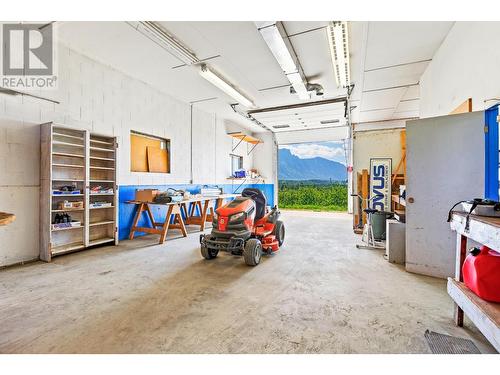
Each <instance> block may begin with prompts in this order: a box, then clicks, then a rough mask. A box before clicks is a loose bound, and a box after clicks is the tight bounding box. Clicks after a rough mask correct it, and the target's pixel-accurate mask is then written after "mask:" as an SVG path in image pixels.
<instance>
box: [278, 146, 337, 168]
mask: <svg viewBox="0 0 500 375" xmlns="http://www.w3.org/2000/svg"><path fill="white" fill-rule="evenodd" d="M280 148H287V149H289V150H290V152H291V153H292V154H293V155H295V156H298V157H299V158H301V159H310V158H315V157H317V156H319V157H322V158H325V159H329V160H334V161H337V162H339V163H342V164H344V165H346V160H345V152H344V147H343V141H338V142H317V143H299V144H294V145H283V146H280Z"/></svg>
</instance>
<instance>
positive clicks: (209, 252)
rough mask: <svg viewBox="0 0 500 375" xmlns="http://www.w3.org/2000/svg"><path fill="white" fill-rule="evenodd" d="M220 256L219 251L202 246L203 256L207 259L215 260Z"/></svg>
mask: <svg viewBox="0 0 500 375" xmlns="http://www.w3.org/2000/svg"><path fill="white" fill-rule="evenodd" d="M217 254H219V250H214V249H209V248H208V247H206V246H205V245H201V255H202V256H203V258H205V259H214V258H216V257H217Z"/></svg>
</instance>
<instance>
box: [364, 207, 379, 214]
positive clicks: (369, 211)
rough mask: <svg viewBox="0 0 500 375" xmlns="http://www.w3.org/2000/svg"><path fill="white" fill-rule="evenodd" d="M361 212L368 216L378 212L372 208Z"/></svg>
mask: <svg viewBox="0 0 500 375" xmlns="http://www.w3.org/2000/svg"><path fill="white" fill-rule="evenodd" d="M363 211H364V212H365V213H366V214H368V215H369V214H374V213H375V212H378V210H375V209H373V208H365V209H364V210H363Z"/></svg>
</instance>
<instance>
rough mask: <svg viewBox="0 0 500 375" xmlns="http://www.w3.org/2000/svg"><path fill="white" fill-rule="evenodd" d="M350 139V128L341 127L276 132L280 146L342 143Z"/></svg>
mask: <svg viewBox="0 0 500 375" xmlns="http://www.w3.org/2000/svg"><path fill="white" fill-rule="evenodd" d="M348 137H349V128H348V127H347V126H339V127H334V128H327V129H310V130H295V131H289V132H276V142H277V143H278V145H288V144H297V143H311V142H325V141H341V140H344V139H347V138H348Z"/></svg>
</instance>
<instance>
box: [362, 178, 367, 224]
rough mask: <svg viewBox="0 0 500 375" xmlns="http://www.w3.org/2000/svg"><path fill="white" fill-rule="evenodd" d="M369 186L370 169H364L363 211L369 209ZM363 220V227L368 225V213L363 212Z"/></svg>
mask: <svg viewBox="0 0 500 375" xmlns="http://www.w3.org/2000/svg"><path fill="white" fill-rule="evenodd" d="M368 185H369V175H368V169H363V170H362V171H361V197H362V198H363V202H362V207H361V209H362V210H364V209H365V208H368V201H367V199H368V194H369V191H368ZM362 218H363V225H365V224H366V212H364V211H363V214H362Z"/></svg>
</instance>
